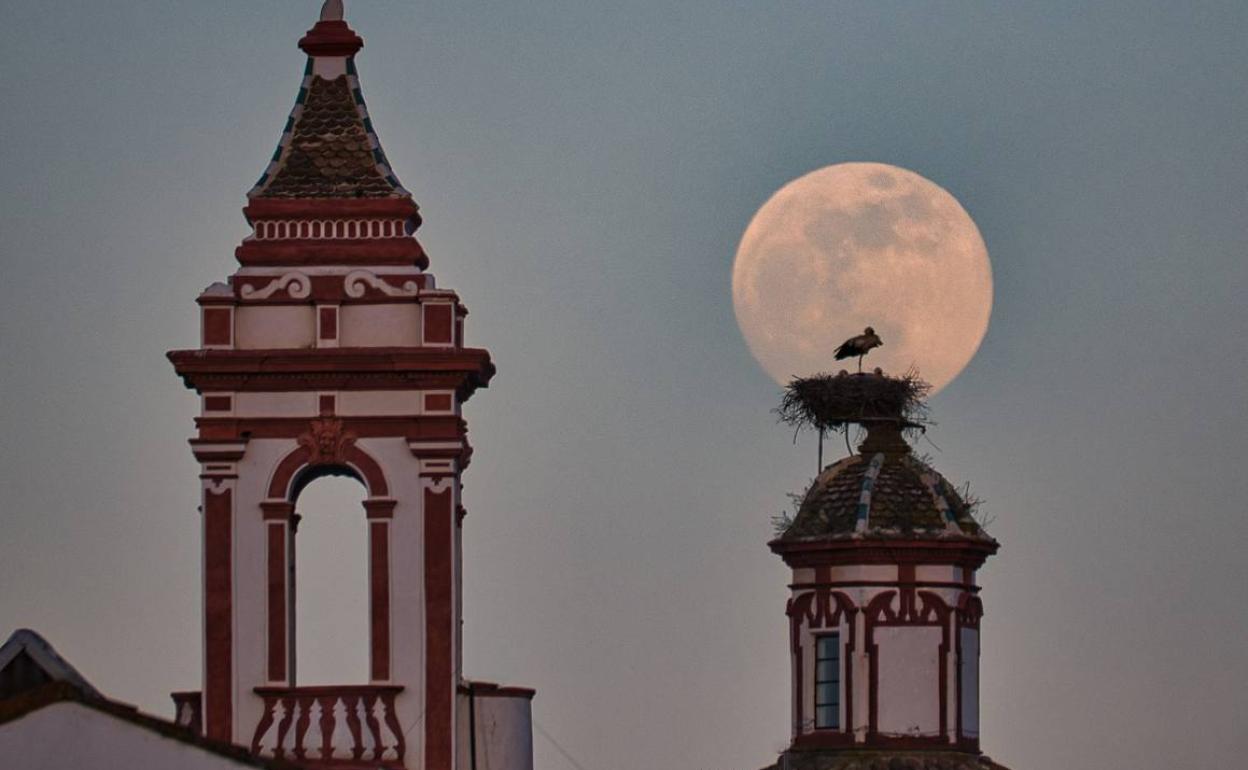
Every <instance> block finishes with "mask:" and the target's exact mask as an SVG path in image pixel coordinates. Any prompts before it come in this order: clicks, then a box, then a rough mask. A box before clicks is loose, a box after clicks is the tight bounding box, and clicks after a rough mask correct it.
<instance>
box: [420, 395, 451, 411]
mask: <svg viewBox="0 0 1248 770" xmlns="http://www.w3.org/2000/svg"><path fill="white" fill-rule="evenodd" d="M451 406H452V403H451V394H450V393H426V394H425V409H427V410H428V411H430V412H449V411H450V410H451Z"/></svg>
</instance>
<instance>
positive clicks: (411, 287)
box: [343, 270, 420, 299]
mask: <svg viewBox="0 0 1248 770" xmlns="http://www.w3.org/2000/svg"><path fill="white" fill-rule="evenodd" d="M370 286H371V287H372V288H374V289H376V290H377V291H379V292H381V293H382V294H385V295H386V296H387V297H415V296H416V295H417V294H419V293H420V284H418V283H416V282H415V281H405V282H404V283H403V286H402V287H399V286H392V285H390V284H388V283H386V282H385V281H384V280H382V279H381V278H379V277H377V276H376V275H374V274H373V273H370V272H369V271H367V270H352V271H351V272H349V273H347V277H346V279H345V280H344V281H343V290H344V291H346V293H347V296H348V297H354V298H355V299H359V298H360V297H363V296H364V295H365V294H367V293H368V287H370Z"/></svg>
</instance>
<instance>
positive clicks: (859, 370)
mask: <svg viewBox="0 0 1248 770" xmlns="http://www.w3.org/2000/svg"><path fill="white" fill-rule="evenodd" d="M865 355H866V353H863V354H862V356H865ZM862 356H858V373H859V374H862Z"/></svg>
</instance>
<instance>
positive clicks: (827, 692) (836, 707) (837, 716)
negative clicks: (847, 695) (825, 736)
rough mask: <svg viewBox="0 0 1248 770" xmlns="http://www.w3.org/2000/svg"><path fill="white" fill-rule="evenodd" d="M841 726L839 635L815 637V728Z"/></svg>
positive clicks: (831, 728)
mask: <svg viewBox="0 0 1248 770" xmlns="http://www.w3.org/2000/svg"><path fill="white" fill-rule="evenodd" d="M840 727H841V635H840V634H839V633H834V634H824V635H823V636H817V637H815V729H816V730H839V729H840Z"/></svg>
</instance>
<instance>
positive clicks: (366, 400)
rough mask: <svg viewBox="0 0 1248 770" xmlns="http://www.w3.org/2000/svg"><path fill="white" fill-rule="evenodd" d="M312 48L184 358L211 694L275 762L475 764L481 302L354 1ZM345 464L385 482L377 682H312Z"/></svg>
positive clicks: (368, 480) (225, 726)
mask: <svg viewBox="0 0 1248 770" xmlns="http://www.w3.org/2000/svg"><path fill="white" fill-rule="evenodd" d="M299 46H300V48H301V49H302V50H303V51H304V52H305V53H306V54H307V57H308V59H307V67H306V69H305V71H304V76H303V80H302V82H301V84H300V88H299V92H298V96H297V97H296V102H295V107H294V109H293V110H292V112H291V115H290V118H289V120H288V121H287V123H286V126H285V128H284V129H283V131H282V135H281V139H280V142H279V144H278V148H277V151H276V152H275V153H274V155H273V159H272V161H271V162H270V163H269V165H268V167H267V168H266V169H265V171H264V173H263V174H262V176H261V177H260V180H259V182H258V183H257V184H256V186H255V187H254V188H253V189H252V190H251V192H250V193H248V200H247V205H246V207H245V208H244V209H243V212H244V214H245V216H246V218H247V221H248V223H249V224H250V226H251V228H252V231H251V233H250V234H249V235H248V236H247V237H246V238H245V239H244V240H243V242H242V244H241V245H240V246H239V247H238V249H237V250H236V253H235V256H236V258H237V261H238V263H239V267H238V269H237V270H236V271H235V272H234V273H233V275H231V276H230V277H229V279H228V281H226V282H223V283H216V284H213V285H212V286H210V287H208V288H207V289H206V290H205V291H204V292H203V293H202V294H200V296H199V298H198V304H199V315H200V320H201V331H200V344H199V347H197V348H195V349H190V350H177V351H173V352H171V353H169V358H170V360H171V361H172V363H173V365H174V368H175V369H176V371H177V374H178V375H179V376H180V377H181V378H182V380H183V382H184V383H185V384H186V386H187V387H189V388H191V389H193V390H194V391H195V392H196V393H197V394H198V395H199V396H200V412H199V415H198V417H197V418H196V420H195V425H196V433H195V435H194V437H193V438H192V439H191V441H190V444H191V448H192V451H193V452H194V455H195V458H196V460H197V461H198V462H199V464H200V486H201V494H202V505H201V514H202V538H203V607H204V637H203V642H204V660H203V690H202V700H199V701H196V702H195V704H194V706H196V707H198V708H199V710H200V713H202V721H203V726H204V732H205V733H206V734H207V735H208V736H210V737H213V738H218V739H222V740H227V741H231V742H233V743H236V744H240V745H243V746H249V747H251V749H252V750H253V751H254V752H256V753H258V754H262V755H266V756H277V757H284V758H287V759H292V760H295V761H297V762H298V763H301V764H304V765H316V764H324V765H329V766H337V767H352V766H368V767H389V768H400V767H402V768H429V769H430V770H433V769H434V768H437V769H439V770H441V769H443V768H454V767H457V766H458V762H459V761H458V758H457V752H459V751H460V749H458V748H457V746H458V743H460V742H461V741H460V740H457V731H462V726H460V725H458V722H459V721H461V719H460V717H459V712H460V711H461V710H462V709H461V708H460V704H461V701H462V695H461V692H462V688H463V687H464V686H465V683H464V680H463V679H462V673H461V669H462V663H461V644H460V616H461V611H460V607H461V597H460V586H461V578H460V575H461V569H462V565H461V551H460V524H461V521H462V518H463V510H464V509H463V507H462V504H461V500H460V478H461V474H462V473H463V471H464V470H465V469H466V468H467V467H468V464H469V461H470V459H471V456H472V449H471V447H470V445H469V443H468V436H467V433H468V431H467V425H466V423H465V421H464V419H463V405H464V403H465V402H466V401H467V400H468V399H469V398H470V397H471V396H472V394H473V393H474V392H475V391H476V390H477V389H478V388H481V387H485V386H486V385H487V384H488V383H489V381H490V378H491V377H492V376H493V374H494V365H493V364H492V363H491V360H490V356H489V353H488V352H487V351H485V350H483V349H479V348H473V347H469V346H468V345H467V344H466V342H465V334H464V318H465V316H466V315H467V310H466V309H465V308H464V306H463V304H462V303H461V302H460V300H459V297H458V296H457V295H456V293H455V292H453V291H450V290H447V289H443V288H440V287H439V286H437V283H436V281H435V280H434V277H433V275H432V274H431V273H429V272H428V270H427V268H428V266H429V259H428V257H427V255H426V254H425V252H424V249H423V248H422V247H421V245H420V243H419V242H418V241H417V239H416V238H415V236H414V233H415V232H416V230H417V228H418V227H419V226H420V223H421V219H420V215H419V213H418V212H419V210H418V207H417V205H416V203H415V202H414V201H413V200H412V196H411V194H410V193H409V192H408V191H407V190H406V189H404V188H403V187H402V185H401V184H400V183H399V181H398V178H397V177H396V176H395V174H394V171H393V170H392V168H391V167H390V165H389V161H388V160H387V158H386V155H385V153H384V151H383V150H382V148H381V144H380V141H379V140H378V138H377V135H376V133H375V131H374V127H373V124H372V121H371V118H370V117H369V113H368V109H367V106H366V105H365V103H364V98H363V94H362V91H361V88H360V83H359V78H358V73H357V71H356V67H355V56H356V54H357V53H358V52H359V51H360V49H361V48H362V47H363V40H362V39H361V38H360V37H359V36H358V35H356V34H355V32H354V31H353V30H352V29H351V28H350V27H349V26H348V25H347V23H346V22H345V21H344V20H343V19H342V4H341V3H340V2H327V3H326V4H325V7H324V9H323V10H322V15H321V19H320V20H319V21H318V22H317V23H316V25H315V26H314V27H312V29H311V30H309V31H308V33H307V34H306V35H305V36H304V37H303V39H302V40H300V41H299ZM328 474H345V475H350V476H352V477H354V478H356V479H357V480H359V481H360V482H361V483H362V484H363V485H364V488H365V489H366V497H365V500H364V505H363V509H364V510H363V511H362V512H361V515H362V516H363V518H364V521H365V524H366V526H367V543H368V546H367V551H368V553H367V560H368V561H367V564H368V566H367V583H368V585H367V595H368V609H369V613H368V627H367V628H366V629H361V632H362V633H361V635H360V638H361V639H362V640H363V639H366V640H367V644H368V652H369V676H368V681H366V682H342V683H340V684H339V685H334V686H316V687H302V686H300V683H299V682H298V681H297V680H296V671H297V668H296V666H295V645H294V627H293V618H294V604H295V602H296V601H297V600H298V597H297V594H296V592H295V591H294V586H293V585H292V581H291V570H290V566H291V562H292V559H293V558H294V543H295V539H296V538H295V528H296V525H297V521H298V517H297V515H296V504H297V499H298V496H299V493H300V491H301V490H302V489H303V487H304V486H306V485H307V484H308V483H309V482H310V481H312V480H314V479H316V478H318V477H320V476H323V475H328ZM525 692H527V697H531V696H532V692H531V691H525ZM185 695H186V696H187V697H189V696H190V695H194V694H185ZM183 705H184V704H183V703H182V702H179V709H180V711H181V709H182V706H183ZM186 705H187V706H188V707H190V706H191V704H190V703H189V701H188V702H187V704H186ZM525 708H527V700H525ZM469 740H472V738H470V739H469ZM529 762H530V765H531V754H530V759H529ZM515 766H516V767H520V766H522V765H515Z"/></svg>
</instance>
